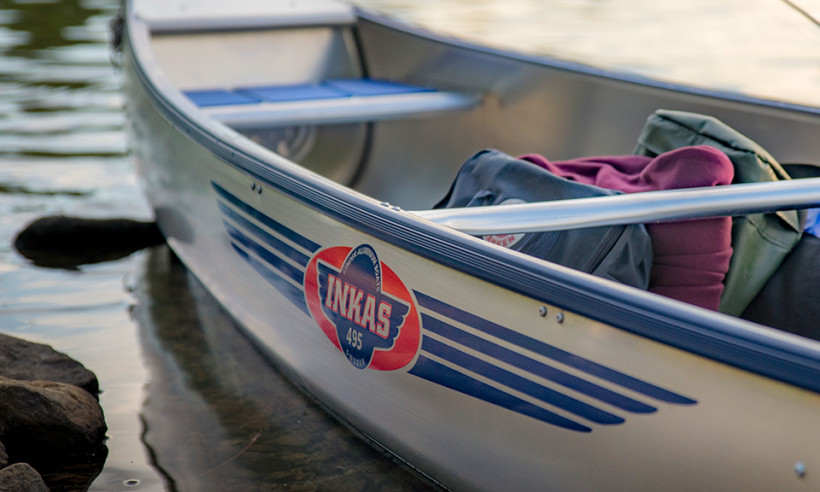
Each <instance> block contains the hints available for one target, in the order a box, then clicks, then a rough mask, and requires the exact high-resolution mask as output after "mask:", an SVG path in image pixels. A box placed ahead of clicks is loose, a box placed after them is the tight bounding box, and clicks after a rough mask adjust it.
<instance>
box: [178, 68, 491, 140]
mask: <svg viewBox="0 0 820 492" xmlns="http://www.w3.org/2000/svg"><path fill="white" fill-rule="evenodd" d="M185 95H186V96H187V97H188V98H189V99H190V100H191V101H192V102H193V103H194V104H196V105H197V106H199V107H200V108H201V109H202V110H203V111H204V112H205V113H207V114H209V115H210V116H212V117H214V118H215V119H217V120H219V121H221V122H223V123H225V124H227V125H229V126H233V127H238V128H260V127H273V126H294V125H319V124H334V123H352V122H364V121H380V120H389V119H400V118H411V117H422V116H429V115H432V114H436V113H441V112H447V111H457V110H464V109H469V108H472V107H474V106H476V105H477V104H478V102H479V100H480V98H479V97H478V96H477V95H473V94H463V93H458V92H448V91H440V90H436V89H431V88H427V87H421V86H416V85H409V84H403V83H398V82H393V81H387V80H376V79H335V80H325V81H322V82H317V83H308V84H295V85H271V86H258V87H238V88H232V89H213V90H193V91H186V92H185Z"/></svg>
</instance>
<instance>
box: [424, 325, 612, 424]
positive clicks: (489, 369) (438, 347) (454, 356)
mask: <svg viewBox="0 0 820 492" xmlns="http://www.w3.org/2000/svg"><path fill="white" fill-rule="evenodd" d="M421 348H422V350H424V351H426V352H429V353H431V354H433V355H436V356H438V357H440V358H442V359H445V360H447V361H451V362H454V363H456V364H458V365H459V366H461V367H463V368H464V369H467V370H468V371H471V372H474V373H476V374H480V375H481V376H483V377H485V378H487V379H491V380H493V381H496V382H498V383H501V384H503V385H504V386H507V387H508V388H511V389H513V390H516V391H519V392H521V393H525V394H527V395H530V396H533V397H535V398H538V399H539V400H541V401H543V402H545V403H548V404H550V405H552V406H555V407H558V408H560V409H562V410H565V411H567V412H570V413H574V414H575V415H578V416H579V417H583V418H585V419H587V420H590V421H592V422H595V423H596V424H605V425H612V424H622V423H623V422H624V419H623V418H621V417H619V416H617V415H613V414H611V413H609V412H605V411H603V410H601V409H600V408H597V407H594V406H592V405H588V404H586V403H584V402H582V401H579V400H576V399H575V398H571V397H569V396H567V395H565V394H563V393H560V392H558V391H555V390H552V389H550V388H547V387H545V386H542V385H540V384H537V383H534V382H532V381H530V380H529V379H526V378H523V377H521V376H518V375H516V374H513V373H512V372H510V371H507V370H505V369H502V368H500V367H498V366H495V365H493V364H491V363H489V362H486V361H484V360H481V359H479V358H478V357H474V356H472V355H469V354H466V353H464V352H461V351H459V350H457V349H455V348H453V347H451V346H449V345H446V344H444V343H441V342H439V341H437V340H435V339H432V338H430V337H428V336H425V337H424V338H423V339H422V342H421Z"/></svg>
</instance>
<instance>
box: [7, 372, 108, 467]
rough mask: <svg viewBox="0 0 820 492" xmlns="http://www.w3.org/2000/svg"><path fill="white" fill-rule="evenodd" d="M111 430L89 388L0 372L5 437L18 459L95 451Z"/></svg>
mask: <svg viewBox="0 0 820 492" xmlns="http://www.w3.org/2000/svg"><path fill="white" fill-rule="evenodd" d="M106 430H107V427H106V425H105V419H104V416H103V411H102V407H100V404H99V402H98V401H97V400H96V398H94V397H93V396H91V394H90V393H88V392H87V391H85V390H84V389H82V388H79V387H77V386H74V385H71V384H65V383H58V382H51V381H19V380H14V379H8V378H2V377H0V441H2V442H3V443H4V444H5V446H6V450H7V452H8V454H9V456H11V457H12V458H13V460H14V461H27V462H30V463H34V462H46V461H53V460H58V459H63V458H66V457H73V456H77V455H94V454H95V453H96V452H98V450H99V449H100V448H101V447H103V446H104V439H105V432H106Z"/></svg>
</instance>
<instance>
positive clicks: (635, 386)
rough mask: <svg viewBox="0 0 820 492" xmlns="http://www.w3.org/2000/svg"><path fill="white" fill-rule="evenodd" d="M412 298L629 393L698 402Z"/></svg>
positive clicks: (432, 302) (436, 303) (419, 297)
mask: <svg viewBox="0 0 820 492" xmlns="http://www.w3.org/2000/svg"><path fill="white" fill-rule="evenodd" d="M415 295H416V299H417V300H418V302H419V305H421V306H423V307H425V308H427V309H430V310H432V311H435V312H436V313H439V314H441V315H443V316H446V317H448V318H450V319H453V320H456V321H458V322H460V323H463V324H465V325H468V326H471V327H473V328H475V329H477V330H480V331H482V332H484V333H486V334H488V335H491V336H493V337H496V338H498V339H500V340H505V341H507V342H510V343H512V344H515V345H517V346H519V347H521V348H524V349H527V350H530V351H532V352H535V353H538V354H540V355H543V356H544V357H547V358H550V359H552V360H555V361H556V362H560V363H561V364H564V365H567V366H570V367H573V368H575V369H578V370H581V371H584V372H586V373H588V374H590V375H593V376H596V377H598V378H601V379H604V380H607V381H610V382H612V383H615V384H617V385H619V386H623V387H624V388H629V389H630V390H632V391H636V392H638V393H642V394H644V395H646V396H650V397H652V398H655V399H657V400H661V401H665V402H668V403H675V404H679V405H692V404H695V403H697V401H695V400H693V399H691V398H688V397H686V396H683V395H679V394H677V393H674V392H672V391H669V390H666V389H664V388H660V387H658V386H655V385H653V384H650V383H647V382H645V381H642V380H640V379H637V378H634V377H632V376H629V375H626V374H624V373H621V372H618V371H615V370H613V369H610V368H608V367H605V366H602V365H600V364H597V363H595V362H593V361H591V360H588V359H584V358H582V357H578V356H577V355H575V354H571V353H569V352H566V351H564V350H561V349H559V348H556V347H553V346H552V345H549V344H546V343H544V342H541V341H539V340H536V339H534V338H531V337H528V336H526V335H523V334H521V333H518V332H515V331H513V330H510V329H509V328H505V327H503V326H501V325H497V324H495V323H493V322H491V321H488V320H485V319H483V318H480V317H478V316H476V315H474V314H471V313H468V312H466V311H463V310H461V309H459V308H456V307H455V306H451V305H449V304H446V303H444V302H441V301H439V300H437V299H433V298H432V297H430V296H428V295H425V294H422V293H420V292H418V291H416V292H415Z"/></svg>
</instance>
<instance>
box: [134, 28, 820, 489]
mask: <svg viewBox="0 0 820 492" xmlns="http://www.w3.org/2000/svg"><path fill="white" fill-rule="evenodd" d="M368 22H373V20H372V19H371V20H369V21H368ZM389 28H390V26H389V25H385V26H384V27H379V29H389ZM145 35H146V32H145V31H140V27H139V25H134V26H132V27H131V31H129V32H128V37H127V39H128V41H127V45H126V52H125V57H124V73H125V80H126V97H127V99H128V101H129V102H128V111H129V124H130V132H131V135H132V145H133V156H134V162H135V166H136V168H137V171H138V174H139V176H140V179H141V180H142V182H143V184H144V187H145V189H146V193H147V195H148V197H149V199H150V201H151V204H152V206H153V207H154V209H155V210H156V215H157V220H158V222H159V224H160V226H161V228H162V230H163V231H164V233H165V234H166V236H167V238H168V242H169V244H170V245H171V247H172V248H173V250H174V251H175V252H176V253H177V255H178V256H179V257H180V258H181V259H182V260H183V262H184V263H185V264H186V266H187V267H188V268H189V269H190V270H191V271H192V272H193V273H194V274H195V275H196V276H197V277H198V278H199V279H200V280H201V281H202V283H203V284H204V285H205V286H207V287H208V289H209V290H210V291H211V293H212V294H213V295H214V296H215V297H216V298H217V299H218V300H219V302H220V303H221V304H222V305H223V306H224V307H225V308H226V310H227V311H228V312H229V313H230V314H231V315H232V316H233V317H234V318H235V319H236V321H237V322H238V325H239V326H241V329H242V330H243V332H244V333H245V334H246V335H247V336H249V337H250V338H251V339H252V340H254V341H255V342H256V343H257V344H258V345H259V346H260V347H261V348H262V349H263V350H264V351H265V352H266V353H267V354H268V355H269V356H270V357H271V358H272V359H273V360H274V361H276V362H277V364H279V365H280V366H281V367H283V368H284V370H285V371H286V372H287V373H288V374H289V375H291V377H292V378H293V380H294V382H295V383H296V384H297V385H298V386H300V387H301V388H302V389H304V390H305V391H306V392H308V393H309V394H311V395H312V396H314V397H315V398H317V399H318V400H319V401H320V402H322V404H323V405H325V406H326V407H327V408H328V409H330V410H331V411H332V412H333V413H334V414H335V415H336V416H337V417H339V418H340V419H342V420H343V421H344V422H346V423H348V424H349V425H351V426H352V427H354V428H356V429H357V430H359V431H360V432H361V433H362V434H364V435H365V436H367V437H368V438H369V439H371V440H372V441H373V442H374V443H376V444H378V445H379V446H382V447H384V448H385V449H386V450H388V451H390V452H391V453H393V454H394V455H395V456H397V457H398V458H399V459H401V460H402V461H404V462H405V463H406V464H407V465H408V466H410V467H412V468H414V469H416V470H417V471H419V472H420V473H422V474H424V475H425V476H427V477H429V478H430V479H431V480H433V481H434V482H436V483H438V484H440V485H442V486H443V487H446V488H452V489H456V490H503V489H513V490H652V489H662V490H693V489H696V490H727V489H743V490H788V489H792V490H811V489H816V488H817V486H818V484H819V483H818V481H817V480H818V477H820V473H814V471H815V470H820V425H817V423H818V418H819V417H820V395H818V382H817V381H816V376H817V374H820V350H818V347H817V344H816V343H814V342H812V341H809V340H805V339H801V338H798V337H794V336H790V335H787V334H784V333H780V332H777V331H775V330H771V329H768V328H765V327H759V326H755V325H752V324H749V323H745V322H742V321H740V320H736V319H733V318H729V317H727V316H723V315H719V314H716V313H710V312H706V311H704V310H700V309H697V308H693V307H690V306H686V305H683V304H681V303H678V302H675V301H671V300H667V299H663V298H660V297H658V296H655V295H651V294H647V293H645V292H641V291H637V290H635V289H631V288H628V287H623V286H619V285H616V284H614V283H611V282H607V281H604V280H600V279H596V278H593V277H591V276H588V275H585V274H581V273H578V272H574V271H571V270H568V269H565V268H562V267H560V266H557V265H551V264H546V263H545V262H542V261H539V260H537V259H533V258H528V257H525V256H523V255H519V254H517V253H514V252H511V251H507V250H504V249H502V248H499V247H495V246H492V245H489V244H487V243H485V242H482V241H479V240H477V239H475V238H471V237H468V236H465V235H463V234H458V233H455V232H453V231H449V230H447V229H445V228H443V227H439V226H436V225H433V224H431V223H428V222H426V221H424V220H422V219H419V218H417V217H413V216H411V215H410V214H408V213H407V212H404V211H403V210H401V209H399V208H397V207H392V206H390V205H389V204H385V203H381V202H380V201H378V200H374V199H371V198H369V197H367V196H365V195H362V194H360V193H358V192H354V191H352V190H350V189H348V188H346V187H344V186H341V185H337V184H335V183H332V182H330V181H328V180H327V179H324V178H322V177H320V176H318V175H316V174H314V173H311V172H309V171H306V170H304V169H302V168H301V167H299V166H298V165H297V164H295V163H293V162H291V161H288V160H287V159H285V158H283V157H281V156H277V155H275V154H273V153H272V152H269V151H267V150H264V149H262V148H261V147H259V146H256V145H255V144H253V143H251V142H249V141H248V140H246V139H244V138H243V137H241V136H240V135H239V134H237V133H236V132H234V131H232V130H228V129H227V128H225V127H222V126H221V125H219V124H217V123H215V122H213V121H209V120H208V119H207V118H204V117H203V116H202V114H201V113H198V112H197V111H195V110H192V108H191V107H189V106H186V105H185V104H181V105H180V104H177V103H178V101H179V98H178V97H177V96H174V95H173V94H174V92H173V89H172V88H171V86H170V84H168V82H167V81H165V80H163V79H162V76H161V74H157V73H154V72H152V70H151V69H152V66H151V65H150V64H149V63H146V62H145V61H144V59H142V58H140V56H141V54H142V51H141V50H144V49H145V46H144V45H142V43H144V42H145V40H144V39H142V38H141V36H145ZM527 63H531V62H527ZM562 70H563V68H562ZM647 90H648V91H649V92H650V93H654V92H655V91H658V90H659V89H658V88H650V89H647ZM727 104H729V103H727ZM731 104H736V102H733V103H731ZM371 299H372V300H371ZM345 319H346V320H347V321H345ZM346 323H347V324H346ZM350 323H357V324H358V325H359V326H362V327H364V328H367V331H369V332H370V333H369V334H368V333H366V335H367V336H366V338H365V339H363V338H361V336H356V335H355V334H354V335H353V338H352V340H351V339H350V338H348V339H347V340H345V337H349V336H350V330H347V332H345V330H344V329H342V328H340V327H344V326H348V325H349V324H350ZM248 377H253V375H248ZM804 471H805V472H804Z"/></svg>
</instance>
